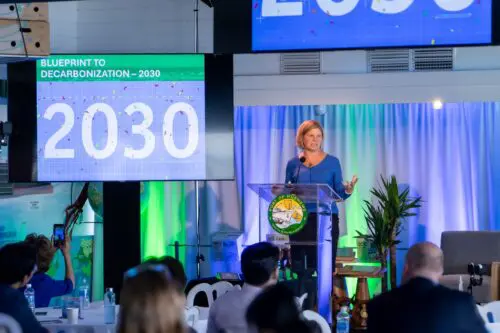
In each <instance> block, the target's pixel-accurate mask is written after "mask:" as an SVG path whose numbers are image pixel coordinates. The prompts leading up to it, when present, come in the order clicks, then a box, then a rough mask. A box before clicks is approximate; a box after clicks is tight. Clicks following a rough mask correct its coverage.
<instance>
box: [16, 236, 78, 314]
mask: <svg viewBox="0 0 500 333" xmlns="http://www.w3.org/2000/svg"><path fill="white" fill-rule="evenodd" d="M24 242H25V243H27V244H30V245H32V246H33V247H34V248H35V249H36V265H37V271H36V272H35V275H33V277H32V278H31V281H30V283H31V285H32V286H33V288H34V289H35V295H36V296H35V307H37V308H45V307H48V306H49V304H50V300H51V299H52V297H58V296H63V295H67V294H70V293H71V292H72V291H73V288H74V287H75V273H74V271H73V265H72V264H71V255H70V251H71V240H70V238H69V237H67V236H66V237H65V241H64V243H63V244H62V246H61V247H60V248H59V249H60V250H61V252H62V255H63V257H64V265H65V267H66V274H65V278H64V280H54V279H52V278H51V277H50V276H49V275H47V272H48V271H49V268H50V265H51V264H52V260H53V259H54V255H55V254H56V251H57V248H56V247H54V245H53V244H52V242H51V241H50V239H48V238H47V237H46V236H44V235H37V234H30V235H28V236H26V239H25V241H24Z"/></svg>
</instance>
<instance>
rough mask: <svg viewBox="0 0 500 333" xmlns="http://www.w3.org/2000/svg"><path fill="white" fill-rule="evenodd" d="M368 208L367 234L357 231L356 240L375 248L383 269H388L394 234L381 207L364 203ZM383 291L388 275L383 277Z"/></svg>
mask: <svg viewBox="0 0 500 333" xmlns="http://www.w3.org/2000/svg"><path fill="white" fill-rule="evenodd" d="M364 203H365V205H366V207H365V208H363V210H364V212H365V220H366V225H367V229H368V233H367V234H362V233H361V232H360V231H358V230H356V232H357V233H358V236H356V238H358V239H362V240H363V241H365V242H366V243H367V244H370V246H373V247H374V248H375V249H376V252H377V259H378V260H379V261H380V264H381V266H382V269H384V270H386V269H387V254H388V251H389V248H390V247H391V245H392V244H391V237H390V234H391V233H392V231H391V230H389V224H388V223H387V222H386V221H385V218H384V211H383V210H382V208H381V207H380V206H375V205H373V204H372V203H371V202H369V201H366V200H365V201H364ZM382 291H384V292H385V291H387V274H386V273H384V274H383V275H382Z"/></svg>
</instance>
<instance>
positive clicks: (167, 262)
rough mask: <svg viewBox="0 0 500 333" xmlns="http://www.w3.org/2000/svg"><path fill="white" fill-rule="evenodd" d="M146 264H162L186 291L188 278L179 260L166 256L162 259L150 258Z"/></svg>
mask: <svg viewBox="0 0 500 333" xmlns="http://www.w3.org/2000/svg"><path fill="white" fill-rule="evenodd" d="M146 263H148V264H161V265H164V266H165V267H167V268H168V270H169V271H170V273H171V274H172V278H173V279H174V280H175V281H177V283H178V284H179V287H180V288H181V290H182V291H184V288H186V283H187V276H186V272H185V271H184V267H183V266H182V263H181V262H180V261H179V260H177V259H175V258H174V257H171V256H165V257H161V258H149V259H147V260H146Z"/></svg>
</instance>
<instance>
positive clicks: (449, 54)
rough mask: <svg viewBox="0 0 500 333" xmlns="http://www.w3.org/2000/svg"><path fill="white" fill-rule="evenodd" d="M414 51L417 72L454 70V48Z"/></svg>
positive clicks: (414, 63)
mask: <svg viewBox="0 0 500 333" xmlns="http://www.w3.org/2000/svg"><path fill="white" fill-rule="evenodd" d="M412 51H413V68H414V70H415V72H425V71H452V70H453V53H454V52H453V48H442V49H431V48H429V49H415V50H412Z"/></svg>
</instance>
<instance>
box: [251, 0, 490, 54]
mask: <svg viewBox="0 0 500 333" xmlns="http://www.w3.org/2000/svg"><path fill="white" fill-rule="evenodd" d="M491 42H492V0H253V4H252V49H253V50H254V51H279V50H306V49H349V48H376V47H398V46H399V47H401V46H408V47H409V46H431V45H437V46H439V45H474V44H488V43H491Z"/></svg>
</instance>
